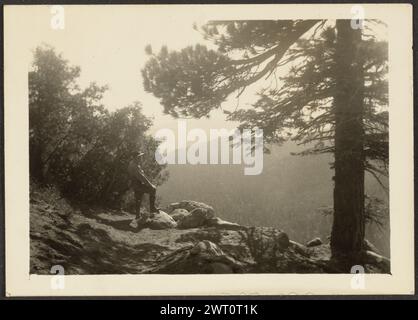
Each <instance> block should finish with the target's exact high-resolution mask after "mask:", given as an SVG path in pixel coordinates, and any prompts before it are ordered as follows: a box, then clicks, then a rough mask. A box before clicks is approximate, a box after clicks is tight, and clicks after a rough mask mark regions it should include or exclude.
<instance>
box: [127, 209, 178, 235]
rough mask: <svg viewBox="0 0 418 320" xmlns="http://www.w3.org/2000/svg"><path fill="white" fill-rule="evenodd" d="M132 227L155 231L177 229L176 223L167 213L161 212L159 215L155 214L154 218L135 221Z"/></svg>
mask: <svg viewBox="0 0 418 320" xmlns="http://www.w3.org/2000/svg"><path fill="white" fill-rule="evenodd" d="M130 226H131V227H132V228H133V229H137V228H141V229H142V228H150V229H154V230H161V229H171V228H175V227H177V223H176V221H175V220H174V219H173V218H172V217H171V216H170V215H169V214H167V213H165V212H164V211H162V210H159V212H158V213H154V214H153V215H152V216H149V217H147V218H146V219H143V218H142V217H141V218H139V219H134V220H133V221H132V223H131V224H130Z"/></svg>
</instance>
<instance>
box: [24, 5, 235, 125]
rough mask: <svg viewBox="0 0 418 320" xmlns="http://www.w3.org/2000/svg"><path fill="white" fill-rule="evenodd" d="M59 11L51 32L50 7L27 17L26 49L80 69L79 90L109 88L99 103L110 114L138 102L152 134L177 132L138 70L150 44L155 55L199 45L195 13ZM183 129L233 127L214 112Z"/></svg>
mask: <svg viewBox="0 0 418 320" xmlns="http://www.w3.org/2000/svg"><path fill="white" fill-rule="evenodd" d="M128 8H129V9H128ZM64 9H65V28H64V30H54V29H52V28H51V27H50V20H51V16H52V14H51V12H50V7H48V6H43V7H38V8H37V10H36V14H35V12H34V14H33V15H32V16H31V21H32V20H33V23H32V27H31V30H30V33H31V35H30V38H29V39H28V43H27V45H28V48H30V49H31V50H33V49H34V48H36V46H38V45H40V44H42V43H45V44H49V45H51V46H53V47H54V48H55V49H56V50H57V52H60V53H62V55H63V57H64V58H66V59H68V60H69V61H70V63H71V64H73V65H78V66H80V67H81V78H80V84H81V85H82V86H85V85H87V84H88V83H89V82H91V81H96V82H97V83H98V84H107V85H109V90H108V92H107V93H106V95H105V97H104V103H105V105H106V107H108V108H109V109H110V110H115V109H117V108H120V107H123V106H126V105H128V104H130V103H132V102H133V101H136V100H137V101H140V102H142V104H143V110H144V113H145V114H146V115H147V116H152V117H154V128H153V131H154V130H155V129H158V128H162V127H168V128H177V122H176V120H174V119H173V118H172V117H171V116H167V115H163V113H162V110H163V108H162V106H161V105H160V104H159V102H158V99H156V98H155V97H154V96H153V95H152V94H150V93H146V92H145V91H144V90H143V86H142V76H141V69H142V67H143V66H144V64H145V62H146V61H147V58H148V57H147V55H146V54H145V50H144V48H145V46H146V45H148V44H151V46H152V48H153V49H154V51H158V50H159V49H160V48H161V46H163V45H167V46H168V47H169V49H181V48H183V47H185V46H188V45H194V44H196V43H199V42H200V43H204V41H203V38H202V36H201V35H200V33H199V32H197V31H195V30H194V29H193V23H197V24H198V25H199V24H202V23H204V22H205V20H204V19H203V18H202V17H200V16H199V14H198V12H196V15H195V16H190V15H185V16H182V17H181V18H179V17H177V16H174V15H170V14H169V13H167V11H164V12H161V10H160V11H159V12H158V14H144V11H143V10H142V8H141V7H130V6H127V8H126V9H127V10H125V9H121V8H120V7H119V8H112V7H111V6H108V7H103V6H100V7H93V6H85V7H83V8H80V7H71V6H64ZM155 13H157V11H155ZM240 103H241V102H240ZM188 126H189V127H201V128H203V129H205V130H207V129H209V128H223V127H225V128H233V127H234V126H235V125H234V124H233V123H227V122H225V121H224V116H223V113H222V112H221V111H215V112H213V113H212V114H211V118H210V119H201V120H191V121H190V120H189V121H188Z"/></svg>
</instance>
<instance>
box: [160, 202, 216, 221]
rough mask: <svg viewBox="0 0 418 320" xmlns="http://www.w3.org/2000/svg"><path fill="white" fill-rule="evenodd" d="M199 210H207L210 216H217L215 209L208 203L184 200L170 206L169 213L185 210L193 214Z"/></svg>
mask: <svg viewBox="0 0 418 320" xmlns="http://www.w3.org/2000/svg"><path fill="white" fill-rule="evenodd" d="M197 208H200V209H205V210H206V211H207V212H209V213H210V215H212V216H213V217H214V216H215V210H214V209H213V207H211V206H209V205H207V204H206V203H203V202H197V201H192V200H183V201H180V202H175V203H172V204H170V205H169V206H168V208H167V211H168V213H171V212H173V211H174V210H176V209H185V210H187V211H189V212H191V211H193V210H194V209H197Z"/></svg>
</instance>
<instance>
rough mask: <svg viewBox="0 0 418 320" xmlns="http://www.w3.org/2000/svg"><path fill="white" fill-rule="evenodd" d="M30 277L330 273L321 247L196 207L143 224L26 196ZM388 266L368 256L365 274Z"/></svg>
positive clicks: (184, 204)
mask: <svg viewBox="0 0 418 320" xmlns="http://www.w3.org/2000/svg"><path fill="white" fill-rule="evenodd" d="M30 222H31V226H30V236H31V252H30V253H31V273H34V274H49V273H50V270H51V267H52V266H53V265H62V266H63V267H64V269H65V273H66V274H138V273H151V274H191V273H330V272H342V270H340V269H339V268H338V265H336V264H335V263H330V248H329V244H328V243H322V241H319V240H316V239H315V241H313V242H310V243H309V244H307V245H306V246H305V245H302V244H299V243H296V242H294V241H291V240H289V237H288V236H287V234H286V233H285V232H283V231H281V230H278V229H275V228H270V227H247V226H241V225H239V224H236V223H232V222H228V221H224V220H223V219H221V218H219V217H216V214H215V210H214V209H213V208H212V207H211V206H209V205H207V204H204V203H200V202H195V201H181V202H178V203H173V204H171V205H169V206H168V207H167V208H165V209H164V210H162V211H160V212H159V213H157V214H155V215H154V216H153V217H149V218H148V219H146V220H142V221H135V222H134V223H133V216H132V215H131V214H129V213H127V212H117V211H103V210H91V209H90V210H87V211H83V212H82V211H80V210H74V209H73V208H71V207H70V206H68V205H66V206H65V208H63V207H62V206H57V205H51V204H50V203H47V202H46V201H44V200H43V199H42V198H37V197H36V194H34V195H33V196H32V198H31V217H30ZM389 265H390V263H389V260H388V259H386V258H384V257H382V256H380V255H378V254H377V253H375V252H372V251H368V252H367V259H366V261H365V265H364V267H365V269H366V271H367V272H370V273H388V272H389Z"/></svg>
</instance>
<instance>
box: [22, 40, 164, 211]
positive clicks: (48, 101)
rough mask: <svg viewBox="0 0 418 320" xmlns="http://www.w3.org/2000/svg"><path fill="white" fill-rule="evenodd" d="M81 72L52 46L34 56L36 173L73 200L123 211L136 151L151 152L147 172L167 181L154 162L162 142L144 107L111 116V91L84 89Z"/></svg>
mask: <svg viewBox="0 0 418 320" xmlns="http://www.w3.org/2000/svg"><path fill="white" fill-rule="evenodd" d="M80 71H81V70H80V68H79V67H75V66H72V65H71V64H70V63H69V62H68V61H67V60H65V59H64V58H63V57H62V56H61V55H60V54H57V53H56V52H55V50H54V49H53V48H51V47H48V46H43V47H38V48H37V49H36V50H35V51H34V60H33V65H32V69H31V71H30V72H29V127H30V128H29V135H30V137H29V146H30V173H31V177H32V178H33V179H36V180H37V181H39V182H41V183H43V184H45V183H46V184H49V183H52V184H56V185H58V186H59V187H60V188H61V190H62V191H63V192H64V193H65V194H66V195H67V196H70V197H72V198H73V199H77V200H82V201H85V202H94V203H100V204H103V205H117V204H120V202H121V201H122V199H123V196H124V194H125V192H126V191H127V190H128V188H129V179H128V177H127V172H126V167H127V164H128V162H129V158H130V157H131V154H132V152H133V151H135V150H142V151H144V152H145V159H146V163H145V164H144V168H145V170H146V171H147V174H148V175H149V177H150V178H151V179H153V180H154V182H155V183H157V184H159V183H161V182H162V181H163V180H164V176H165V174H164V173H163V167H162V166H159V165H158V164H157V163H156V162H155V161H154V152H155V150H156V148H157V146H158V142H157V141H156V140H154V139H153V138H152V137H151V136H149V135H148V134H147V130H148V129H149V128H150V126H151V125H152V123H151V121H150V119H148V118H146V117H145V116H144V115H143V113H142V106H141V104H140V103H139V102H135V103H133V104H132V105H129V106H126V107H122V108H120V109H117V110H116V111H114V112H109V111H108V110H107V109H106V108H105V106H104V105H103V103H102V98H103V94H104V93H105V91H106V90H107V87H106V86H99V85H97V84H95V83H92V84H90V85H89V86H88V87H86V88H84V89H81V88H80V87H79V85H78V79H79V76H80Z"/></svg>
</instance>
